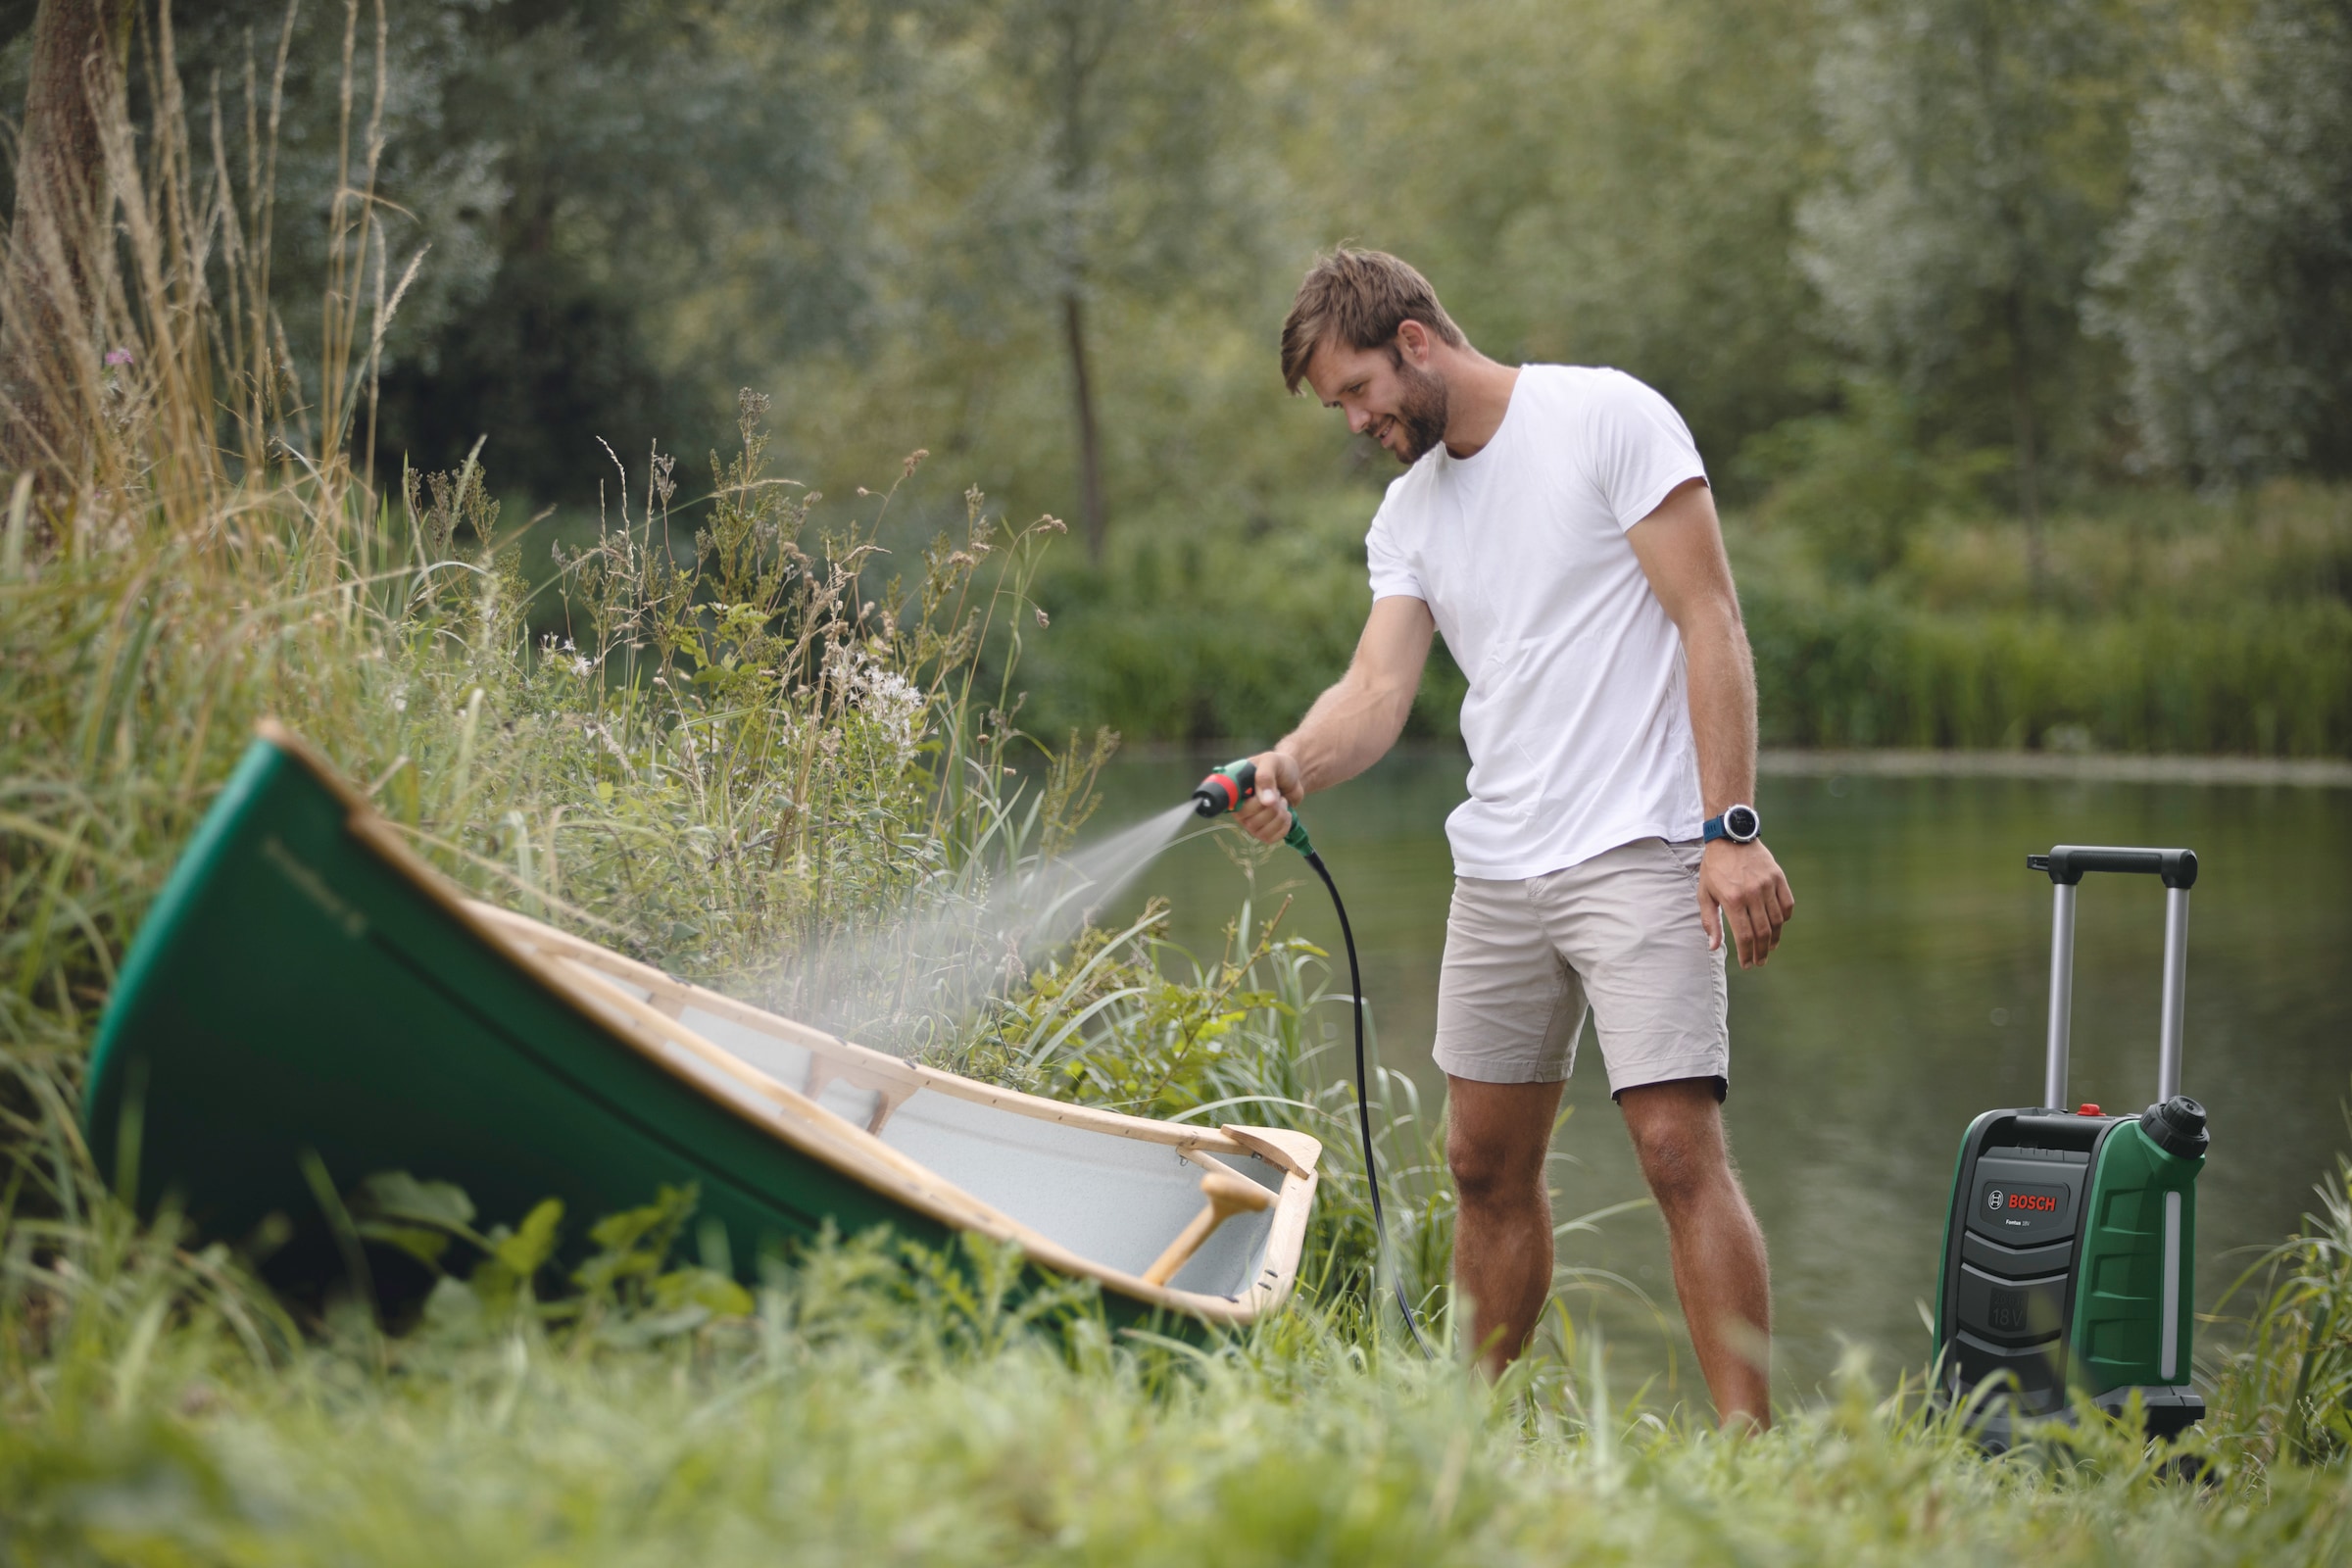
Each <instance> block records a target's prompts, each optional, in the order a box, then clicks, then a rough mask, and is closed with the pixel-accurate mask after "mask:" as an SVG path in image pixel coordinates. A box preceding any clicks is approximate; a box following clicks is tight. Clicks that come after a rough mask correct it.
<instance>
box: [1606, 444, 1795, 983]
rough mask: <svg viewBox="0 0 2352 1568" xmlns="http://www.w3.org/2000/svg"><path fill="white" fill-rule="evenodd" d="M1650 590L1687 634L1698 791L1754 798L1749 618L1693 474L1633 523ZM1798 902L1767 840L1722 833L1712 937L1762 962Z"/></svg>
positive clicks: (1709, 899)
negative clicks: (1728, 937) (1740, 839)
mask: <svg viewBox="0 0 2352 1568" xmlns="http://www.w3.org/2000/svg"><path fill="white" fill-rule="evenodd" d="M1626 539H1627V542H1629V543H1630V544H1632V546H1633V547H1634V555H1635V558H1636V559H1637V560H1639V561H1640V562H1641V563H1642V574H1643V575H1644V576H1646V577H1647V578H1648V579H1649V587H1650V591H1651V592H1652V593H1654V594H1656V595H1657V596H1658V603H1660V604H1661V605H1663V606H1665V607H1666V613H1667V615H1668V616H1669V617H1671V618H1672V619H1673V621H1674V624H1675V626H1676V627H1677V629H1679V630H1680V631H1681V632H1682V634H1683V659H1684V662H1685V666H1686V670H1687V674H1688V678H1689V682H1690V687H1691V734H1692V737H1693V738H1694V739H1695V740H1696V742H1697V745H1698V784H1699V793H1700V796H1701V798H1702V799H1703V801H1704V803H1705V808H1706V813H1707V814H1708V815H1709V816H1713V815H1716V814H1717V813H1719V812H1721V811H1722V810H1723V809H1724V808H1725V807H1728V806H1733V805H1736V804H1740V803H1747V804H1751V805H1752V804H1753V803H1754V801H1755V789H1756V666H1755V660H1754V657H1753V655H1752V654H1750V652H1749V650H1748V646H1747V627H1746V626H1745V625H1744V624H1743V623H1742V622H1741V621H1740V596H1739V593H1738V591H1737V590H1736V589H1734V587H1733V586H1732V564H1731V561H1730V559H1729V558H1728V557H1727V556H1726V555H1725V554H1724V550H1723V530H1722V527H1721V526H1720V525H1719V524H1718V523H1717V521H1716V517H1715V498H1714V495H1713V493H1712V492H1710V491H1709V490H1708V489H1707V486H1706V483H1705V481H1704V480H1700V479H1692V480H1690V481H1689V482H1687V483H1685V484H1684V485H1682V486H1681V487H1680V488H1678V489H1677V490H1675V491H1674V493H1673V494H1671V495H1669V496H1668V497H1667V498H1666V499H1665V500H1664V501H1662V502H1660V503H1659V504H1658V507H1657V510H1656V511H1654V512H1652V513H1651V514H1650V515H1648V516H1646V517H1644V518H1642V520H1641V521H1640V522H1638V523H1636V524H1634V526H1633V527H1632V528H1631V529H1630V530H1628V532H1627V534H1626ZM1795 912H1796V900H1795V898H1794V896H1793V895H1791V894H1790V893H1789V879H1788V877H1787V876H1785V875H1783V874H1782V871H1781V867H1780V864H1779V862H1778V861H1776V860H1774V859H1773V858H1772V852H1771V851H1770V850H1768V849H1766V848H1765V847H1764V844H1763V841H1762V840H1758V841H1757V842H1755V843H1753V844H1735V843H1733V842H1732V841H1731V840H1729V839H1717V840H1716V841H1715V842H1714V843H1712V844H1710V845H1708V846H1707V853H1706V858H1705V859H1704V860H1703V861H1702V862H1701V864H1700V867H1699V888H1698V917H1699V922H1700V924H1702V925H1704V926H1705V927H1706V928H1707V940H1708V943H1709V945H1711V946H1712V945H1716V944H1719V943H1720V942H1721V941H1722V940H1723V930H1722V927H1723V925H1726V924H1728V925H1729V926H1730V927H1731V934H1732V938H1733V941H1734V943H1735V945H1736V948H1737V951H1738V953H1739V955H1740V965H1741V967H1743V968H1744V967H1747V966H1750V965H1753V964H1759V963H1762V962H1763V961H1764V960H1765V959H1766V958H1768V957H1770V956H1772V950H1773V949H1774V948H1776V947H1778V946H1779V945H1780V940H1781V927H1782V926H1783V925H1785V924H1786V923H1787V922H1788V920H1789V916H1791V915H1792V914H1794V913H1795Z"/></svg>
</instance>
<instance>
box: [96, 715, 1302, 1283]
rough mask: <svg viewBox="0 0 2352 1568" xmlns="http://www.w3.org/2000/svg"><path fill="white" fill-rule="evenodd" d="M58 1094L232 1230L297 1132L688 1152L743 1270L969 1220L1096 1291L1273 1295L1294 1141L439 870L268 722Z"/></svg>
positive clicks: (466, 1144)
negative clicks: (838, 1011) (686, 967)
mask: <svg viewBox="0 0 2352 1568" xmlns="http://www.w3.org/2000/svg"><path fill="white" fill-rule="evenodd" d="M83 1116H84V1123H85V1127H86V1130H87V1132H88V1134H89V1138H90V1147H91V1151H92V1153H93V1154H94V1155H95V1157H96V1159H97V1161H98V1167H99V1169H100V1170H102V1171H106V1172H108V1173H109V1174H110V1175H111V1174H113V1173H115V1172H117V1171H118V1170H122V1169H126V1168H130V1167H132V1166H135V1170H136V1186H137V1201H139V1203H140V1204H141V1205H142V1207H143V1208H152V1207H153V1206H154V1205H156V1204H157V1203H159V1202H160V1201H163V1199H164V1198H165V1197H166V1195H167V1194H168V1195H171V1196H172V1199H173V1200H174V1201H177V1202H178V1203H179V1204H180V1205H181V1206H182V1208H183V1209H184V1210H185V1212H186V1213H187V1215H188V1216H189V1218H190V1219H191V1220H192V1221H193V1222H194V1223H195V1224H196V1226H197V1227H198V1228H199V1230H200V1231H202V1232H203V1233H205V1234H208V1235H213V1236H219V1237H224V1238H229V1239H232V1240H233V1239H236V1238H239V1237H242V1236H245V1235H247V1234H249V1233H251V1232H252V1231H253V1230H254V1228H255V1227H256V1226H257V1225H259V1224H261V1223H262V1222H264V1221H265V1220H266V1219H267V1218H268V1217H269V1216H270V1215H271V1214H283V1215H287V1216H290V1217H300V1216H303V1215H315V1214H316V1213H317V1212H318V1207H317V1201H316V1200H315V1198H314V1197H313V1196H312V1193H311V1190H310V1187H309V1184H308V1181H307V1178H306V1176H305V1160H306V1156H308V1155H310V1154H316V1155H317V1156H318V1158H319V1161H321V1162H322V1163H323V1164H324V1166H325V1168H326V1170H327V1172H328V1173H329V1174H330V1176H331V1177H332V1178H333V1180H334V1181H335V1182H336V1183H337V1184H338V1185H340V1186H343V1187H346V1188H348V1187H349V1186H351V1185H352V1184H353V1183H355V1182H357V1181H358V1180H359V1179H361V1178H362V1177H365V1176H368V1175H370V1174H372V1173H375V1172H379V1171H391V1170H406V1171H410V1172H412V1173H414V1174H415V1175H417V1176H418V1177H421V1178H426V1179H432V1180H441V1181H450V1182H455V1183H457V1184H459V1185H460V1186H462V1187H463V1188H465V1190H466V1193H467V1194H468V1195H470V1196H471V1198H472V1199H473V1201H474V1203H475V1204H476V1206H477V1208H478V1209H479V1210H480V1212H481V1213H483V1214H484V1215H485V1216H489V1217H493V1218H496V1217H507V1218H519V1217H520V1216H521V1215H522V1214H523V1213H525V1212H526V1211H527V1210H528V1209H529V1208H530V1207H531V1206H532V1205H533V1204H535V1203H537V1202H538V1201H540V1200H542V1199H545V1198H550V1197H554V1198H560V1199H562V1200H563V1201H564V1207H565V1212H566V1213H568V1214H571V1215H574V1216H578V1217H579V1218H580V1219H582V1220H585V1219H587V1218H590V1217H593V1216H596V1215H601V1214H607V1213H612V1212H614V1211H616V1210H619V1209H623V1208H630V1207H635V1206H637V1205H640V1204H642V1203H645V1202H647V1201H650V1200H651V1199H652V1197H653V1195H654V1193H655V1190H656V1189H657V1188H658V1187H660V1186H662V1184H664V1183H666V1184H669V1185H672V1186H679V1185H683V1184H685V1183H688V1182H693V1183H696V1184H698V1185H699V1187H700V1188H701V1194H702V1206H701V1209H700V1213H701V1214H702V1215H703V1216H706V1217H708V1218H710V1219H714V1220H716V1221H717V1222H718V1223H719V1224H721V1225H723V1226H724V1227H725V1228H726V1232H727V1240H728V1243H729V1252H730V1255H731V1256H733V1257H735V1258H737V1259H739V1260H742V1263H743V1266H744V1268H745V1269H746V1270H747V1271H748V1270H749V1269H750V1268H751V1267H752V1266H753V1264H754V1260H756V1259H757V1258H758V1257H760V1254H761V1252H762V1251H763V1250H769V1249H772V1247H773V1246H774V1245H775V1244H776V1243H778V1242H792V1241H798V1240H805V1239H808V1238H811V1237H814V1236H815V1235H817V1234H818V1232H819V1231H820V1230H821V1229H822V1228H823V1227H824V1226H825V1225H826V1224H827V1223H831V1224H832V1225H834V1226H835V1227H836V1228H838V1229H839V1230H841V1231H842V1232H844V1233H849V1234H856V1233H858V1232H862V1231H865V1230H867V1229H869V1228H871V1227H874V1226H889V1227H891V1228H893V1229H895V1230H896V1231H898V1232H901V1233H903V1234H905V1235H907V1236H909V1237H913V1238H917V1239H919V1240H922V1241H925V1242H928V1243H932V1244H939V1243H942V1242H945V1241H946V1240H948V1239H949V1238H950V1237H951V1236H952V1235H953V1234H955V1233H956V1232H959V1231H971V1232H977V1233H979V1234H981V1235H983V1236H987V1237H991V1238H994V1239H997V1240H1000V1241H1009V1242H1013V1243H1016V1244H1018V1245H1019V1246H1020V1247H1021V1248H1022V1249H1023V1250H1024V1251H1025V1252H1026V1254H1027V1255H1028V1256H1029V1258H1030V1259H1031V1260H1032V1261H1033V1262H1035V1263H1037V1264H1039V1265H1041V1266H1043V1267H1046V1268H1049V1269H1053V1270H1054V1271H1057V1272H1060V1273H1063V1274H1067V1275H1072V1276H1078V1277H1083V1278H1091V1279H1095V1280H1098V1281H1100V1282H1101V1283H1102V1286H1103V1292H1104V1296H1105V1299H1106V1301H1107V1302H1108V1303H1109V1305H1110V1308H1111V1310H1112V1313H1113V1315H1114V1316H1116V1317H1119V1318H1122V1319H1132V1318H1138V1317H1143V1316H1148V1315H1151V1314H1153V1313H1158V1312H1166V1311H1174V1312H1179V1313H1184V1314H1189V1315H1190V1316H1192V1317H1195V1318H1199V1319H1203V1320H1206V1321H1209V1322H1213V1323H1227V1324H1238V1323H1245V1322H1248V1321H1250V1319H1252V1318H1254V1317H1256V1316H1257V1315H1258V1314H1260V1313H1262V1312H1265V1311H1268V1310H1270V1309H1272V1308H1273V1307H1275V1306H1276V1305H1278V1304H1279V1303H1280V1302H1281V1301H1282V1300H1284V1299H1286V1298H1287V1297H1288V1295H1289V1293H1290V1290H1291V1287H1292V1285H1293V1283H1294V1281H1295V1280H1296V1278H1297V1274H1298V1265H1299V1249H1300V1247H1301V1245H1302V1243H1303V1241H1304V1237H1305V1230H1306V1220H1307V1212H1308V1208H1309V1205H1310V1204H1311V1203H1312V1202H1313V1200H1314V1190H1315V1162H1316V1160H1317V1158H1318V1156H1319V1155H1320V1153H1321V1147H1320V1146H1319V1145H1318V1144H1317V1143H1316V1141H1315V1140H1314V1139H1312V1138H1309V1137H1307V1136H1305V1135H1304V1134H1301V1133H1296V1132H1290V1131H1287V1130H1280V1129H1273V1128H1249V1127H1238V1126H1228V1127H1224V1128H1219V1129H1211V1128H1204V1127H1191V1126H1179V1125H1175V1124H1171V1123H1166V1122H1156V1121H1150V1120H1145V1119H1143V1118H1139V1117H1133V1116H1121V1115H1117V1114H1114V1113H1111V1112H1107V1111H1102V1110H1096V1109H1092V1108H1089V1107H1085V1106H1077V1105H1066V1104H1062V1103H1057V1102H1054V1101H1049V1100H1042V1099H1039V1098H1037V1097H1035V1096H1030V1095H1021V1094H1015V1093H1012V1092H1010V1091H1008V1090H1004V1089H999V1088H996V1087H993V1086H991V1085H988V1084H982V1083H977V1082H974V1081H972V1080H970V1079H965V1078H958V1077H956V1076H955V1075H954V1074H951V1073H944V1072H939V1071H935V1070H933V1069H930V1068H925V1067H919V1066H915V1065H912V1064H910V1063H907V1062H905V1061H901V1060H900V1059H898V1058H897V1057H894V1056H889V1055H885V1054H880V1053H877V1052H872V1051H867V1050H863V1049H861V1048H859V1047H858V1046H854V1045H851V1044H848V1043H846V1042H844V1041H840V1040H837V1039H835V1038H833V1037H832V1036H830V1035H827V1034H824V1033H822V1032H820V1031H817V1030H814V1029H810V1028H807V1027H805V1026H803V1025H800V1024H796V1023H793V1022H790V1021H789V1020H786V1019H783V1018H778V1017H775V1016H773V1015H771V1014H769V1013H765V1012H762V1011H760V1009H758V1008H756V1007H752V1006H748V1005H744V1004H741V1003H738V1002H734V1001H731V1000H729V999H727V998H725V997H722V996H719V995H717V994H715V993H712V992H710V991H706V990H703V989H701V988H699V987H695V986H690V985H687V984H685V983H684V982H682V981H678V980H675V979H672V978H671V977H670V976H668V975H666V974H663V973H662V971H660V970H658V969H654V968H651V967H649V966H647V965H645V964H642V963H638V962H636V961H635V960H633V959H630V958H627V957H624V956H621V955H619V954H615V953H612V952H610V951H608V950H606V949H604V948H601V947H598V946H596V945H595V944H593V943H590V942H586V941H582V940H581V939H579V938H577V937H573V936H570V935H567V934H565V933H564V932H560V931H557V930H554V929H553V928H551V927H548V926H545V925H541V924H539V923H538V922H536V921H533V920H529V919H526V918H524V917H523V916H520V915H516V914H513V913H509V912H507V911H504V910H500V909H496V908H493V907H490V906H487V905H484V904H479V903H474V902H471V901H469V900H467V899H466V897H465V896H464V894H463V893H462V892H461V891H460V890H459V889H457V888H456V887H455V886H454V885H453V884H451V883H450V882H448V881H447V880H446V879H445V878H443V877H442V876H441V875H440V874H439V873H438V872H436V871H434V870H433V869H432V868H431V867H430V866H428V865H427V864H425V863H424V862H423V861H422V860H421V859H419V858H417V856H416V855H415V854H413V853H412V852H411V851H410V850H409V849H408V848H407V847H406V845H405V844H404V843H403V842H402V840H401V838H400V836H399V833H398V831H397V830H396V829H394V828H393V827H392V826H391V825H390V824H389V823H387V822H386V821H384V819H383V818H381V817H380V816H378V815H377V814H376V813H375V812H374V811H373V810H372V809H370V808H369V807H368V804H367V802H366V801H365V800H364V799H362V798H361V797H360V795H359V794H358V793H357V792H356V791H354V790H353V789H352V788H351V787H350V786H349V785H347V784H346V783H344V782H343V781H342V780H341V779H339V778H337V777H336V776H335V775H334V773H333V772H332V771H331V770H330V769H329V768H328V767H327V766H325V765H324V764H323V763H322V762H321V761H320V760H319V759H318V758H317V756H316V755H315V754H313V753H312V752H311V751H309V749H308V748H306V747H304V746H303V745H302V744H301V743H300V742H299V741H297V740H295V739H294V738H293V737H292V736H290V735H288V734H286V733H285V732H284V731H282V730H280V729H278V728H276V727H275V726H273V725H265V726H263V730H262V734H261V736H260V738H259V739H257V740H256V741H255V743H254V745H253V748H252V750H251V751H250V752H248V753H247V754H246V756H245V759H244V760H243V761H242V762H241V763H240V764H239V766H238V768H237V771H236V773H235V776H234V777H232V778H231V779H230V780H229V783H228V785H227V787H226V788H225V789H224V790H223V791H222V793H221V799H220V801H219V802H218V803H217V804H216V805H215V806H214V808H213V809H212V811H211V813H210V814H209V815H207V816H206V818H205V820H204V823H203V825H202V826H201V827H200V828H199V829H198V830H197V833H196V836H195V838H194V840H193V841H192V842H191V843H190V844H189V846H188V848H187V851H186V853H185V854H184V855H183V856H182V858H181V859H180V862H179V864H178V866H177V867H176V868H175V869H174V870H173V872H172V877H171V880H170V881H169V883H167V885H166V886H165V888H164V891H163V894H162V896H161V897H160V898H159V899H158V900H157V902H156V905H155V907H154V909H153V911H152V912H151V913H150V915H149V917H148V920H147V924H146V925H145V927H144V928H143V929H142V930H141V931H140V933H139V936H138V940H137V941H136V942H135V943H134V944H133V945H132V947H131V951H130V954H129V956H128V957H127V958H126V959H125V961H124V963H123V972H122V976H121V979H120V981H119V982H118V984H117V985H116V987H115V993H114V997H113V1000H112V1002H111V1003H110V1005H108V1008H107V1013H106V1017H105V1020H104V1022H103V1024H102V1025H101V1027H100V1030H99V1035H98V1044H97V1047H96V1051H95V1054H94V1057H93V1060H92V1063H91V1069H90V1084H89V1091H88V1094H87V1096H86V1098H85V1102H84V1110H83ZM126 1132H134V1133H135V1138H136V1146H135V1148H134V1149H132V1150H130V1151H128V1153H130V1154H131V1155H132V1156H134V1157H133V1158H132V1159H129V1160H125V1159H124V1158H123V1155H124V1153H125V1151H124V1150H123V1148H122V1144H123V1138H124V1135H125V1133H126ZM1163 1282H1164V1283H1163Z"/></svg>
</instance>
